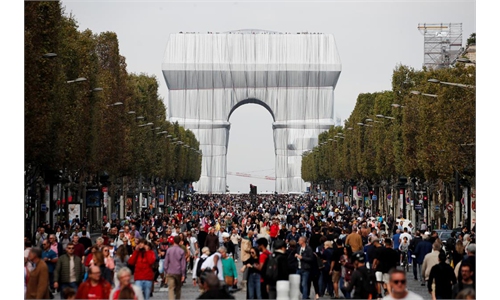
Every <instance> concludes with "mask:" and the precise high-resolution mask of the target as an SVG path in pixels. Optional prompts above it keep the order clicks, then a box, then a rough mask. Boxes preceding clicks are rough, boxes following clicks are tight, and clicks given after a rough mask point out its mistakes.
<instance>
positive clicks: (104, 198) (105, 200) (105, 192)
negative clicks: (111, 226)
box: [102, 186, 108, 208]
mask: <svg viewBox="0 0 500 300" xmlns="http://www.w3.org/2000/svg"><path fill="white" fill-rule="evenodd" d="M102 202H103V205H104V208H106V207H108V187H107V186H103V187H102Z"/></svg>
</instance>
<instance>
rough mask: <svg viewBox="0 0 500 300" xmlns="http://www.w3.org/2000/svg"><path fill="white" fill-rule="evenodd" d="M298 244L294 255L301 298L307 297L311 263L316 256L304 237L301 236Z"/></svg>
mask: <svg viewBox="0 0 500 300" xmlns="http://www.w3.org/2000/svg"><path fill="white" fill-rule="evenodd" d="M298 244H299V245H298V247H297V253H296V254H295V257H296V258H297V274H298V275H300V292H301V293H302V299H308V298H309V278H310V272H311V264H312V263H313V261H314V260H315V259H316V258H315V257H314V254H313V251H312V249H311V247H309V245H307V239H306V237H304V236H301V237H300V238H299V242H298Z"/></svg>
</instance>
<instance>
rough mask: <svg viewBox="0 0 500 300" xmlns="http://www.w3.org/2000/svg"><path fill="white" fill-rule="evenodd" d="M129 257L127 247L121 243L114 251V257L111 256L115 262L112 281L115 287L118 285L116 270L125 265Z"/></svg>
mask: <svg viewBox="0 0 500 300" xmlns="http://www.w3.org/2000/svg"><path fill="white" fill-rule="evenodd" d="M129 258H130V256H129V255H128V252H127V247H126V246H125V245H123V244H122V245H120V247H118V249H117V250H116V252H115V257H114V258H113V259H114V262H115V269H114V272H113V273H114V275H113V283H114V286H115V287H116V286H118V285H119V280H118V272H119V271H120V269H121V268H123V267H127V264H128V260H129Z"/></svg>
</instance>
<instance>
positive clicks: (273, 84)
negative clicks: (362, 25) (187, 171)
mask: <svg viewBox="0 0 500 300" xmlns="http://www.w3.org/2000/svg"><path fill="white" fill-rule="evenodd" d="M162 70H163V75H164V78H165V80H166V83H167V87H168V89H169V93H168V105H167V106H168V116H169V120H170V121H171V122H179V125H181V126H183V127H184V128H186V129H189V130H191V131H192V132H193V133H194V134H195V136H196V138H197V139H198V140H199V141H200V148H201V150H202V154H203V159H202V170H201V178H200V180H199V181H198V182H197V183H195V184H194V188H195V190H197V191H198V192H201V193H225V191H226V172H227V166H226V160H227V159H226V155H227V147H228V141H229V131H230V128H231V124H230V123H229V118H230V116H231V114H232V112H233V111H234V110H235V109H237V108H238V107H239V106H241V105H244V104H247V103H255V104H260V105H262V106H264V107H265V108H266V109H267V110H268V111H269V113H270V114H271V115H272V117H273V136H274V147H275V155H276V158H275V161H276V166H275V167H276V192H278V193H289V192H304V191H305V190H306V185H305V183H304V181H303V180H302V178H301V159H302V156H301V155H302V153H303V152H304V151H307V150H310V149H312V148H313V147H314V146H316V145H317V143H318V135H319V134H320V133H321V132H323V131H325V130H328V129H329V128H330V126H333V125H334V124H335V122H334V111H333V104H334V95H333V94H334V89H335V86H336V84H337V81H338V79H339V76H340V72H341V63H340V58H339V55H338V52H337V48H336V45H335V39H334V37H333V35H331V34H313V33H308V34H304V33H302V34H286V33H276V32H266V31H236V32H227V33H207V34H201V33H178V34H171V35H170V38H169V41H168V43H167V48H166V51H165V57H164V60H163V64H162ZM257 142H258V141H257Z"/></svg>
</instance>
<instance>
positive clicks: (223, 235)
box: [222, 232, 231, 238]
mask: <svg viewBox="0 0 500 300" xmlns="http://www.w3.org/2000/svg"><path fill="white" fill-rule="evenodd" d="M230 236H231V235H230V234H229V233H227V232H224V233H223V234H222V237H223V238H228V237H230Z"/></svg>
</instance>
